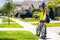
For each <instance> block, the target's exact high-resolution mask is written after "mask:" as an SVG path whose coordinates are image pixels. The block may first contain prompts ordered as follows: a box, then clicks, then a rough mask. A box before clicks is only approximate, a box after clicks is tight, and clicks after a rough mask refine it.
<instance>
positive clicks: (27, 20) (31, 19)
mask: <svg viewBox="0 0 60 40" xmlns="http://www.w3.org/2000/svg"><path fill="white" fill-rule="evenodd" d="M20 20H22V21H24V22H38V21H39V19H35V18H25V19H21V18H20Z"/></svg>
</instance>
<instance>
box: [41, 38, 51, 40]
mask: <svg viewBox="0 0 60 40" xmlns="http://www.w3.org/2000/svg"><path fill="white" fill-rule="evenodd" d="M48 39H51V38H45V39H41V40H48Z"/></svg>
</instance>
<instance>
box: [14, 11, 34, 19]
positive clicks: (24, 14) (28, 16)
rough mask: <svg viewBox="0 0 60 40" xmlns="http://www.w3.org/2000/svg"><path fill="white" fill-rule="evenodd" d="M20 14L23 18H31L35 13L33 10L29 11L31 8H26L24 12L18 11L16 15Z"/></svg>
mask: <svg viewBox="0 0 60 40" xmlns="http://www.w3.org/2000/svg"><path fill="white" fill-rule="evenodd" d="M19 15H20V18H22V19H25V18H26V17H27V18H30V17H32V16H33V13H32V12H29V10H25V11H23V12H18V13H16V14H15V17H18V16H19Z"/></svg>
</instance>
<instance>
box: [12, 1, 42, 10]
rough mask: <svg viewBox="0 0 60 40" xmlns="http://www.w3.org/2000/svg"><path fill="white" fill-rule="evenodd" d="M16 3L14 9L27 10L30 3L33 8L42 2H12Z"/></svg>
mask: <svg viewBox="0 0 60 40" xmlns="http://www.w3.org/2000/svg"><path fill="white" fill-rule="evenodd" d="M13 4H14V5H16V8H15V10H22V9H24V10H27V9H29V8H30V6H31V4H33V6H34V8H36V9H38V8H39V5H40V4H42V2H41V1H24V2H13Z"/></svg>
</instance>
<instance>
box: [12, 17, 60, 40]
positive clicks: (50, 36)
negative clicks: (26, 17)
mask: <svg viewBox="0 0 60 40" xmlns="http://www.w3.org/2000/svg"><path fill="white" fill-rule="evenodd" d="M11 19H12V20H14V21H15V22H16V23H18V24H20V25H22V26H23V27H24V28H26V29H27V30H29V31H30V32H32V33H33V34H36V27H35V26H33V25H31V24H29V23H26V22H22V21H20V20H18V19H13V18H11ZM46 39H47V40H60V36H59V35H57V34H55V33H53V32H50V31H49V30H47V38H46ZM39 40H42V39H39Z"/></svg>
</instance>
